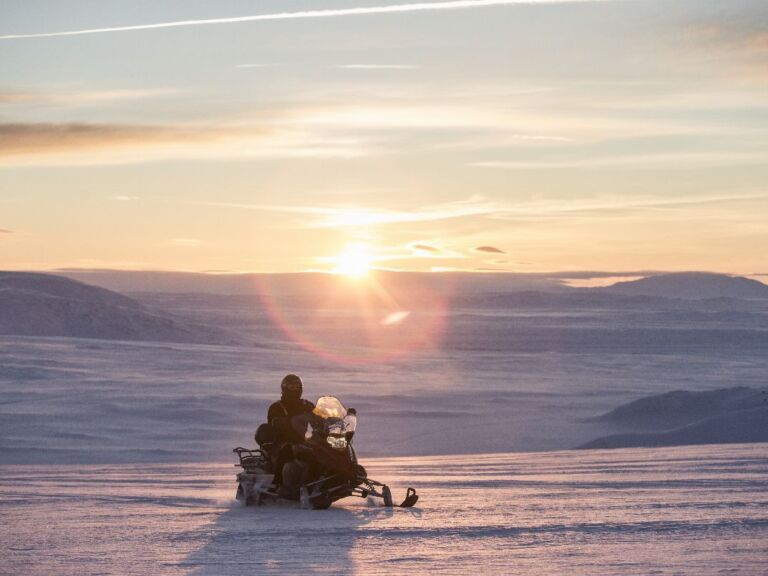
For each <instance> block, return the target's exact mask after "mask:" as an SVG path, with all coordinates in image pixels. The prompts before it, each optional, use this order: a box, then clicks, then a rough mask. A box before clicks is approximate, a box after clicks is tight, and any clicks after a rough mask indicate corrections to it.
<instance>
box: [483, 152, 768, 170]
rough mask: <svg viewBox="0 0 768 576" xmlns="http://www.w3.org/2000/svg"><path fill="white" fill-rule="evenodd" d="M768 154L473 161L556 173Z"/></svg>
mask: <svg viewBox="0 0 768 576" xmlns="http://www.w3.org/2000/svg"><path fill="white" fill-rule="evenodd" d="M766 162H768V153H765V152H712V153H709V152H708V153H692V152H668V153H661V154H631V155H621V156H605V157H594V158H584V159H574V160H534V161H518V160H510V161H505V160H502V161H499V160H491V161H480V162H471V163H470V164H469V166H474V167H476V168H499V169H506V170H555V169H571V168H612V167H626V166H633V167H638V168H643V167H644V168H649V169H653V168H657V167H659V166H660V165H663V166H669V167H680V168H690V167H691V166H697V165H701V166H711V165H713V164H725V165H732V164H765V163H766Z"/></svg>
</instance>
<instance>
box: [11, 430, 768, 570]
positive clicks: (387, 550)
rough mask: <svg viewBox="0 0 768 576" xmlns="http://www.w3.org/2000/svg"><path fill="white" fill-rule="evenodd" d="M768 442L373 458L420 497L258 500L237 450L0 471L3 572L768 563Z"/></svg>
mask: <svg viewBox="0 0 768 576" xmlns="http://www.w3.org/2000/svg"><path fill="white" fill-rule="evenodd" d="M767 453H768V445H766V444H750V445H729V446H699V447H686V448H680V447H678V448H664V449H630V450H611V451H599V450H596V451H569V452H551V453H538V454H517V455H512V454H493V455H481V456H450V457H448V456H433V457H427V458H396V459H379V460H373V459H369V460H367V461H366V462H365V464H366V466H367V467H368V469H369V472H370V474H371V476H372V477H375V478H377V479H380V480H382V481H385V482H387V483H389V484H390V485H392V486H393V488H394V491H395V494H396V498H397V497H400V495H402V494H403V493H404V488H405V486H406V485H409V484H410V485H413V486H415V487H416V488H417V489H418V490H419V492H420V493H421V494H422V500H421V501H420V503H419V504H418V506H417V507H416V508H414V509H410V510H406V509H394V510H393V509H385V508H380V507H374V506H371V505H369V504H368V503H367V502H366V501H363V500H359V499H347V500H343V501H341V502H339V503H337V504H334V506H333V508H331V509H330V510H327V511H311V510H302V509H299V508H297V507H295V506H282V507H253V508H246V507H243V506H242V505H240V504H239V503H237V502H234V501H233V500H232V496H233V494H234V489H235V486H234V482H233V479H234V478H233V474H234V471H235V469H234V468H232V467H231V464H230V463H229V462H222V463H218V464H213V463H211V464H184V465H168V464H158V465H150V464H142V465H136V464H130V465H98V466H93V465H91V466H69V465H58V466H0V517H1V521H2V524H1V526H2V527H1V528H0V530H1V532H0V557H1V559H2V562H0V574H3V575H8V576H11V575H13V576H25V575H29V576H35V575H46V576H47V575H50V574H57V575H61V576H67V575H73V576H75V575H77V576H80V575H83V576H86V575H96V574H119V575H126V576H127V575H134V574H135V575H141V576H144V575H147V574H169V575H176V574H193V575H211V576H227V575H242V574H366V575H368V574H372V575H375V574H386V575H399V574H403V575H409V576H418V575H421V574H455V575H461V576H464V575H466V574H523V575H524V574H570V575H581V574H585V575H586V574H590V575H600V574H621V575H632V574H642V575H646V574H691V575H696V576H705V575H709V574H744V575H753V574H754V575H764V574H765V573H766V571H765V570H766V559H768V459H767V458H766V454H767Z"/></svg>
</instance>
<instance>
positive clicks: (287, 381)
mask: <svg viewBox="0 0 768 576" xmlns="http://www.w3.org/2000/svg"><path fill="white" fill-rule="evenodd" d="M280 392H281V394H280V400H278V401H277V402H274V403H273V404H272V405H271V406H270V407H269V410H268V411H267V423H268V424H269V426H270V428H271V429H272V431H273V433H274V436H275V439H274V450H273V451H272V454H273V464H274V468H275V478H274V481H273V482H274V484H275V485H276V486H279V485H280V484H281V483H282V472H283V466H284V465H285V463H286V462H289V461H290V460H291V459H292V458H293V451H292V449H291V444H292V443H294V442H301V441H303V440H304V438H303V437H301V436H300V435H299V434H298V433H297V431H296V430H295V429H294V427H293V426H292V421H291V419H292V418H293V417H294V416H298V415H299V414H311V413H312V411H313V410H314V409H315V405H314V404H312V402H310V401H309V400H304V399H303V398H302V397H301V395H302V393H303V392H304V384H303V382H302V381H301V378H299V377H298V376H296V374H288V375H287V376H286V377H285V378H283V381H282V382H281V383H280Z"/></svg>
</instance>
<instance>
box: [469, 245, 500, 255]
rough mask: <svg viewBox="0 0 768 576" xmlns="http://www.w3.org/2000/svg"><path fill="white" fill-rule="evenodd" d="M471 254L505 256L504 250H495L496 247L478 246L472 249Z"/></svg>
mask: <svg viewBox="0 0 768 576" xmlns="http://www.w3.org/2000/svg"><path fill="white" fill-rule="evenodd" d="M473 252H482V253H484V254H506V252H504V250H501V249H500V248H496V246H478V247H477V248H473Z"/></svg>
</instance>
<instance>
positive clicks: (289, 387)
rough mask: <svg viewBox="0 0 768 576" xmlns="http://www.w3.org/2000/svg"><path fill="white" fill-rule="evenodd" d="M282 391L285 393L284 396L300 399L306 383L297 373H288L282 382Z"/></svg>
mask: <svg viewBox="0 0 768 576" xmlns="http://www.w3.org/2000/svg"><path fill="white" fill-rule="evenodd" d="M280 392H282V394H283V398H293V399H296V400H298V399H299V398H301V394H302V392H304V384H303V383H302V381H301V378H299V377H298V376H296V374H288V375H287V376H286V377H285V378H283V381H282V382H280Z"/></svg>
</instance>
